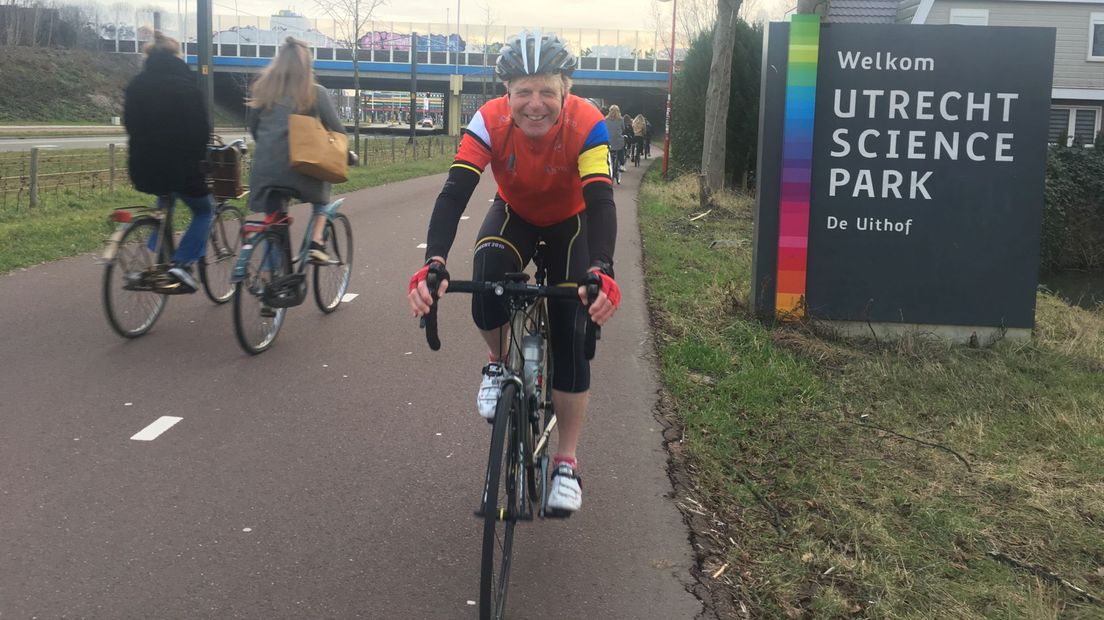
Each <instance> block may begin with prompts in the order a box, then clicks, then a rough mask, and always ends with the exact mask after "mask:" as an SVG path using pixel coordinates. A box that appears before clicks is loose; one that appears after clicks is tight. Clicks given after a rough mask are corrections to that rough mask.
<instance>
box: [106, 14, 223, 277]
mask: <svg viewBox="0 0 1104 620" xmlns="http://www.w3.org/2000/svg"><path fill="white" fill-rule="evenodd" d="M208 119H209V117H208V115H207V106H206V104H205V103H204V101H203V95H202V93H201V91H200V90H199V86H198V84H197V83H196V76H195V74H194V73H192V72H191V70H189V69H188V65H187V64H185V62H184V60H183V59H181V57H180V44H179V43H177V41H176V40H175V39H173V38H171V37H167V36H165V35H163V34H161V33H160V32H158V33H156V34H155V35H154V39H153V41H152V42H151V43H150V44H149V45H148V46H147V47H146V62H145V65H144V66H143V67H142V72H141V73H139V74H138V75H137V76H135V78H134V79H133V80H131V82H130V84H129V85H127V87H126V99H125V103H124V108H123V120H124V123H125V125H126V130H127V134H128V135H129V136H130V145H129V147H128V152H127V165H128V168H129V171H130V180H131V182H132V183H133V184H134V187H135V189H137V190H138V191H140V192H145V193H147V194H153V195H155V196H157V202H158V206H161V207H164V208H167V209H169V208H172V205H173V203H174V202H175V201H176V199H177V198H179V199H180V200H182V201H184V204H186V205H187V206H188V208H189V209H191V211H192V223H191V225H189V226H188V230H186V231H185V232H184V236H183V237H182V238H181V240H180V244H179V245H178V246H177V248H176V253H175V254H173V257H172V261H173V264H172V267H171V268H170V269H169V276H170V277H171V278H173V279H175V280H176V282H177V283H178V285H179V286H181V287H183V288H182V290H184V291H187V292H192V293H194V292H195V291H196V290H197V289H198V286H197V285H196V281H195V278H194V277H193V276H192V273H191V266H192V265H193V264H194V263H195V262H196V261H198V260H199V259H200V258H201V257H202V256H203V254H204V252H205V251H206V248H207V235H208V234H209V232H210V228H211V221H212V220H213V219H214V213H215V201H214V198H213V197H212V196H211V193H210V190H209V189H208V188H207V177H206V175H205V174H204V170H203V162H204V161H205V159H206V156H207V143H208V141H209V139H210V136H211V124H210V121H209V120H208Z"/></svg>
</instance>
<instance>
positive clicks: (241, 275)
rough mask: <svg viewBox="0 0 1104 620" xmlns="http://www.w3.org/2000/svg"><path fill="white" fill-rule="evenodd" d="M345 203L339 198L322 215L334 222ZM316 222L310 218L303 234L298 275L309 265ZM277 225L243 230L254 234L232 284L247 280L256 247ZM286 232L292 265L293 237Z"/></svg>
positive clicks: (297, 269) (287, 256) (245, 244)
mask: <svg viewBox="0 0 1104 620" xmlns="http://www.w3.org/2000/svg"><path fill="white" fill-rule="evenodd" d="M343 202H345V199H344V198H338V199H337V200H335V201H333V202H331V203H330V204H328V205H326V206H325V207H324V208H323V209H322V215H324V216H325V217H326V220H327V221H329V220H333V217H334V214H336V213H337V210H338V209H339V208H340V207H341V204H342V203H343ZM314 220H315V218H314V216H311V217H310V218H309V220H308V222H307V228H306V231H304V233H303V242H302V243H301V244H300V246H299V264H298V266H297V267H296V273H303V271H304V270H305V269H306V264H307V260H306V257H307V253H308V252H309V251H310V239H311V235H313V234H314ZM289 223H290V222H289ZM275 224H276V223H272V224H263V225H261V226H260V227H259V228H258V227H257V226H256V223H254V226H252V227H249V226H246V227H245V228H243V229H242V232H243V234H244V233H247V232H252V233H253V234H251V235H250V236H249V237H247V238H246V239H245V243H244V244H242V249H241V254H239V255H238V262H237V264H235V265H234V273H233V275H232V276H231V277H230V281H231V282H233V283H235V284H237V283H238V282H241V281H242V280H244V279H245V277H246V275H247V274H246V270H247V269H248V266H249V259H250V258H251V257H252V256H253V250H254V249H255V247H256V245H257V242H258V241H260V239H261V236H262V235H264V234H265V233H266V232H268V231H269V230H271V229H272V228H273V227H274V225H275ZM284 230H285V232H287V233H289V234H288V235H287V236H286V237H285V238H284V239H283V246H284V252H285V258H287V259H288V264H291V236H290V231H289V230H288V229H287V227H286V226H285V227H284Z"/></svg>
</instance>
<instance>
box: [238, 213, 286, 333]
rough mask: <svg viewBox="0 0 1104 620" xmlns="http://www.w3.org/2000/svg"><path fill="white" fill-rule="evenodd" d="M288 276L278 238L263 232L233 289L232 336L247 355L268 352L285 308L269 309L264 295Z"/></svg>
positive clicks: (275, 235) (280, 324) (281, 246)
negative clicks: (274, 284)
mask: <svg viewBox="0 0 1104 620" xmlns="http://www.w3.org/2000/svg"><path fill="white" fill-rule="evenodd" d="M288 273H289V265H288V264H287V260H286V258H285V255H284V245H283V239H282V238H281V237H280V235H279V234H277V233H274V232H266V233H262V234H261V235H260V236H259V237H257V238H256V239H254V240H253V248H252V250H250V255H249V262H248V263H247V264H246V271H245V276H244V277H243V278H242V280H241V281H240V282H238V283H237V284H236V285H235V288H234V292H235V294H234V334H235V335H236V336H237V337H238V344H240V345H241V347H242V349H244V350H245V352H246V353H249V354H250V355H256V354H258V353H261V352H263V351H264V350H266V349H268V348H269V347H270V346H272V343H273V342H274V341H275V340H276V336H277V335H278V334H279V333H280V327H281V326H283V324H284V316H285V315H286V314H287V308H273V307H270V306H269V305H268V304H266V303H265V297H264V294H265V291H266V290H267V289H268V287H269V286H271V285H272V282H273V281H274V280H276V279H278V278H280V277H281V276H285V275H287V274H288Z"/></svg>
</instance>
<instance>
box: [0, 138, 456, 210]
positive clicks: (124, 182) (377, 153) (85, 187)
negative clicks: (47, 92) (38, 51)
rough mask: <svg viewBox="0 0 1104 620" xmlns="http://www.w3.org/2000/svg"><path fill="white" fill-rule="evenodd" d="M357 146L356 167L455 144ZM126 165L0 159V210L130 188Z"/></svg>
mask: <svg viewBox="0 0 1104 620" xmlns="http://www.w3.org/2000/svg"><path fill="white" fill-rule="evenodd" d="M361 144H362V150H361V164H362V165H363V166H382V165H387V164H393V163H400V162H407V161H415V160H419V159H428V158H430V157H434V156H440V155H444V154H446V153H453V152H455V151H456V147H457V145H458V144H459V138H456V137H451V136H421V137H417V138H416V139H415V140H414V142H413V143H411V142H410V140H409V138H408V137H407V136H390V137H378V138H368V139H362V142H361ZM351 145H352V142H351V141H350V146H351ZM251 161H252V158H251V157H249V156H246V158H245V160H244V161H243V162H242V179H243V180H244V181H246V182H247V183H248V180H249V173H250V165H251ZM126 162H127V156H126V146H125V145H123V144H110V145H108V147H107V148H104V149H86V150H85V149H82V150H79V151H59V150H55V149H51V148H33V149H31V150H30V151H21V152H12V153H0V209H15V208H21V207H27V208H35V207H38V206H40V205H46V204H51V203H56V202H59V201H61V200H64V199H69V198H86V197H89V196H93V195H96V194H100V193H103V192H109V191H113V190H115V189H122V188H126V187H129V186H130V178H129V177H128V176H127V163H126ZM443 171H444V169H443V168H442V172H443Z"/></svg>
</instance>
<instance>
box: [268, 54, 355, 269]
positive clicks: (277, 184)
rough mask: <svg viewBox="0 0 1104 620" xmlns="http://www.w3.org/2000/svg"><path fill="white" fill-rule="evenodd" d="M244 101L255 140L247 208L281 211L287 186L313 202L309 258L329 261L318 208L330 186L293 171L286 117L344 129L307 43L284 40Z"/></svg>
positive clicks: (304, 199) (325, 199) (314, 260)
mask: <svg viewBox="0 0 1104 620" xmlns="http://www.w3.org/2000/svg"><path fill="white" fill-rule="evenodd" d="M247 105H248V106H249V121H248V122H249V131H250V133H251V134H253V139H254V140H256V142H257V146H256V148H255V149H254V153H255V155H254V157H253V171H252V172H251V173H250V175H249V191H250V194H249V208H250V210H252V211H254V212H257V213H266V214H271V213H274V212H276V211H279V210H280V209H281V208H282V207H283V203H284V194H286V193H287V192H286V191H281V190H291V191H292V192H294V193H295V195H296V196H297V197H298V198H299V199H300V200H302V201H304V202H309V203H311V204H312V205H314V208H313V211H312V212H313V214H314V215H315V218H316V219H315V223H314V235H313V236H312V239H311V249H310V258H311V261H312V262H319V263H328V262H329V261H330V257H329V256H327V255H326V252H325V250H324V247H323V244H322V233H323V224H324V220H325V216H323V215H322V209H323V208H324V207H325V206H326V204H327V203H328V202H329V201H330V189H331V184H330V183H328V182H326V181H323V180H321V179H316V178H314V177H311V176H307V175H305V174H302V173H299V172H296V171H294V170H292V169H291V159H290V156H289V154H288V151H289V148H288V115H289V114H307V115H318V117H319V118H320V119H321V120H322V125H323V126H325V127H326V129H329V130H330V131H340V132H342V133H344V132H345V126H344V125H343V124H342V123H341V119H339V118H338V116H337V110H335V109H334V105H333V103H332V102H331V101H330V97H329V95H328V94H327V93H326V89H325V88H323V87H322V86H320V85H318V84H315V83H314V70H313V68H312V66H311V57H310V50H309V49H308V48H307V46H306V44H305V43H303V42H302V41H299V40H298V39H295V38H293V37H288V38H287V40H286V41H285V42H284V44H283V45H281V46H280V51H279V53H278V54H276V58H275V59H274V60H273V61H272V64H270V65H269V66H268V67H267V68H266V69H265V70H264V72H263V73H262V74H261V77H260V78H258V79H257V81H256V82H254V84H253V88H252V92H251V96H250V99H249V102H248V103H247Z"/></svg>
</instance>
